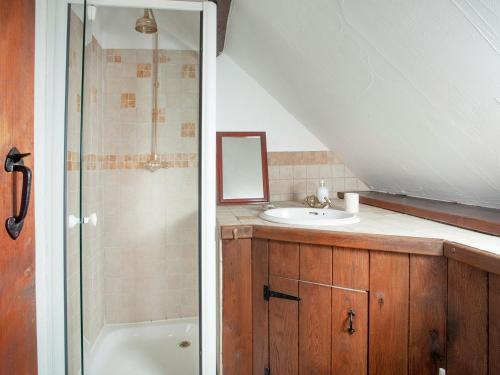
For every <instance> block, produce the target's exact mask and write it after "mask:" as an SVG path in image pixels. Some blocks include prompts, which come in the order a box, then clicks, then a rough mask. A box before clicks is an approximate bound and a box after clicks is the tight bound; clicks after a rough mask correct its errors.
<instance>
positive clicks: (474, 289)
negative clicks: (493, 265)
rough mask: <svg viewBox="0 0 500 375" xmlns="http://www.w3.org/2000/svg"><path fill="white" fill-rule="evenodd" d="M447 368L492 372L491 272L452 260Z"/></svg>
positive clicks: (454, 373)
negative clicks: (489, 275)
mask: <svg viewBox="0 0 500 375" xmlns="http://www.w3.org/2000/svg"><path fill="white" fill-rule="evenodd" d="M447 327H448V328H447V331H448V332H447V336H448V343H447V370H448V373H449V374H452V375H461V374H463V375H466V374H474V375H476V374H477V375H485V374H487V372H488V274H487V273H486V272H483V271H480V270H478V269H476V268H473V267H471V266H469V265H467V264H464V263H460V262H457V261H455V260H452V259H449V260H448V324H447Z"/></svg>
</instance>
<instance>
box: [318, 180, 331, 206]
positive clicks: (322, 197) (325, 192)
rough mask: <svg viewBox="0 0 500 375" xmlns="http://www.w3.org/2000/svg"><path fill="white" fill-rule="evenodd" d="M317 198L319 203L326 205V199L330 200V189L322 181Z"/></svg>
mask: <svg viewBox="0 0 500 375" xmlns="http://www.w3.org/2000/svg"><path fill="white" fill-rule="evenodd" d="M316 196H317V197H318V199H319V201H320V202H321V203H325V202H326V199H325V198H330V197H329V196H328V188H327V187H326V185H325V181H324V180H321V181H320V183H319V187H318V189H317V190H316Z"/></svg>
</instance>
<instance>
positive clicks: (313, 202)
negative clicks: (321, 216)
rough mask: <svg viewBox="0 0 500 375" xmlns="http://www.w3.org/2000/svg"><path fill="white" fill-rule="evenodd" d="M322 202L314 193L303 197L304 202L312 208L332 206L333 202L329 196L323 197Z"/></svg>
mask: <svg viewBox="0 0 500 375" xmlns="http://www.w3.org/2000/svg"><path fill="white" fill-rule="evenodd" d="M324 199H325V201H324V202H323V203H322V202H321V201H320V200H319V198H318V197H317V196H316V195H308V196H307V197H306V198H305V199H304V203H305V204H306V205H308V206H309V207H312V208H333V202H332V200H331V199H330V198H328V197H325V198H324Z"/></svg>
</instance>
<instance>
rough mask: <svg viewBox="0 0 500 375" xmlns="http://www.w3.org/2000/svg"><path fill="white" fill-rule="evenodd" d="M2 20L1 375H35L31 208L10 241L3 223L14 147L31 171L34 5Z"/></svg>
mask: <svg viewBox="0 0 500 375" xmlns="http://www.w3.org/2000/svg"><path fill="white" fill-rule="evenodd" d="M0 19H2V27H0V51H1V53H0V87H1V88H2V94H1V96H0V156H1V158H2V159H1V160H0V162H1V171H0V197H1V199H0V221H2V223H1V224H0V374H2V375H3V374H6V375H7V374H9V375H10V374H23V375H27V374H36V372H37V357H36V321H35V233H34V215H33V204H31V206H29V209H28V211H27V212H28V214H27V216H26V218H25V220H24V224H23V228H22V231H21V233H20V234H19V237H18V238H17V239H16V240H14V239H12V238H11V235H9V234H8V233H7V230H6V225H5V221H6V219H7V218H9V217H13V216H19V213H20V211H19V210H20V202H21V198H22V197H21V195H22V191H21V190H22V189H21V187H22V185H23V176H22V175H21V173H18V172H7V171H6V170H5V169H4V162H5V158H6V156H7V154H8V153H9V151H10V150H11V149H12V147H16V148H17V149H18V150H19V151H20V152H22V153H27V152H29V153H31V155H30V156H27V157H25V158H23V163H24V164H25V166H26V167H29V168H30V169H33V87H34V52H35V30H34V29H35V1H34V0H16V1H1V2H0ZM25 176H26V174H25ZM31 198H32V200H33V194H31Z"/></svg>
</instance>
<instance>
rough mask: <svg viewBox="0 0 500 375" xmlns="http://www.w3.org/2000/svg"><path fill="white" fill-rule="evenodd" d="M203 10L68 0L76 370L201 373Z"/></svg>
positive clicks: (69, 251)
mask: <svg viewBox="0 0 500 375" xmlns="http://www.w3.org/2000/svg"><path fill="white" fill-rule="evenodd" d="M83 10H85V11H83ZM200 19H201V18H200V12H199V11H192V10H191V11H182V10H167V9H149V8H147V9H143V8H124V7H115V6H113V7H110V6H99V5H85V6H76V5H71V6H70V8H69V25H68V36H69V51H68V61H69V64H68V90H67V91H68V100H67V101H68V106H67V107H68V108H67V113H68V115H67V135H66V136H67V155H68V156H67V158H68V163H67V165H68V166H67V172H66V176H67V178H66V181H67V189H66V190H67V203H66V211H67V214H68V215H71V214H72V215H73V217H74V218H73V219H71V220H72V221H71V223H72V224H74V226H73V227H71V225H69V224H68V226H67V231H66V233H67V238H66V257H67V260H66V275H67V280H66V295H67V319H66V322H67V364H68V373H69V374H78V373H84V374H93V375H98V374H106V375H111V374H125V373H133V374H138V373H140V374H146V375H147V374H198V373H199V355H200V344H199V319H198V317H199V306H198V301H199V287H198V285H199V261H200V241H199V217H200V208H199V207H200V195H199V191H200V179H199V174H200V169H199V149H200V113H199V112H200V102H199V98H200V83H201V80H200V76H201V74H200V42H201V41H200V31H201V30H200ZM73 60H75V61H76V63H74V62H73ZM79 69H80V71H79ZM77 73H80V76H79V77H80V81H79V80H78V77H77V75H78V74H77ZM73 100H74V102H75V103H79V104H77V105H76V107H75V108H73V107H72V105H73V104H72V103H71V101H73ZM68 223H69V222H68Z"/></svg>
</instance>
